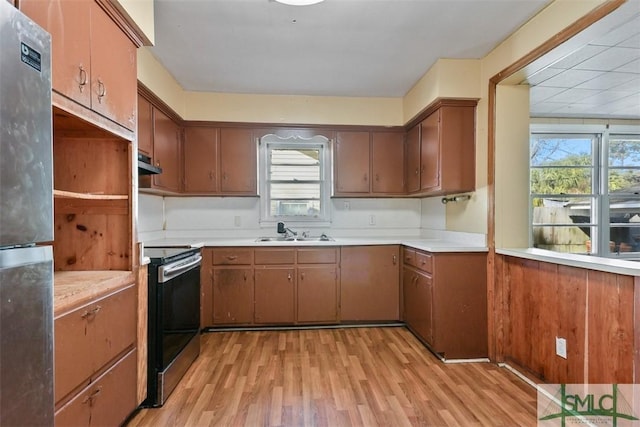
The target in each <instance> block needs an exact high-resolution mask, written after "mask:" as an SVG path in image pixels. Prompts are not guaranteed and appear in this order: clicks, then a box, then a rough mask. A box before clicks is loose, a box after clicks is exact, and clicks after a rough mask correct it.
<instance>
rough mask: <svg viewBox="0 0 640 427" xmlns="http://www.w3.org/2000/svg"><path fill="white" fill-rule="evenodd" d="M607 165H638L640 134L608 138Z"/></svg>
mask: <svg viewBox="0 0 640 427" xmlns="http://www.w3.org/2000/svg"><path fill="white" fill-rule="evenodd" d="M609 166H621V167H625V166H626V167H628V166H640V135H628V136H623V135H612V136H611V138H609Z"/></svg>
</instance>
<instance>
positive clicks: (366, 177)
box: [364, 173, 369, 181]
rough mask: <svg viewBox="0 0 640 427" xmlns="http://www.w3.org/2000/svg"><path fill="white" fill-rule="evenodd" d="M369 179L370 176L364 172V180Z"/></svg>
mask: <svg viewBox="0 0 640 427" xmlns="http://www.w3.org/2000/svg"><path fill="white" fill-rule="evenodd" d="M368 179H369V177H368V176H367V174H366V173H365V174H364V180H365V181H367V180H368Z"/></svg>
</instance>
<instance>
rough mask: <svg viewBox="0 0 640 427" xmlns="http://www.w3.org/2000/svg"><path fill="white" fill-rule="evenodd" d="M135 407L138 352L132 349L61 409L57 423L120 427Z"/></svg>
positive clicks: (60, 424)
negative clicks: (118, 426)
mask: <svg viewBox="0 0 640 427" xmlns="http://www.w3.org/2000/svg"><path fill="white" fill-rule="evenodd" d="M56 380H57V378H56ZM135 407H136V351H135V350H132V351H131V352H130V353H128V354H127V355H126V356H125V357H123V358H122V359H120V360H119V361H118V362H117V363H116V364H115V365H114V366H113V367H111V369H109V370H108V371H107V372H105V373H104V374H103V375H101V376H100V377H99V378H98V379H97V380H96V381H95V382H93V383H91V384H90V385H88V386H87V387H86V388H85V389H84V390H82V391H80V393H78V394H77V395H76V396H75V397H74V398H73V399H72V400H71V401H69V402H68V403H67V404H66V405H64V406H63V407H62V408H60V409H59V410H58V411H57V412H56V414H55V425H56V427H63V426H74V427H78V426H90V425H105V426H106V425H111V426H117V425H121V424H122V423H123V422H124V421H125V419H126V418H127V417H128V416H129V414H130V413H131V412H133V410H134V409H135Z"/></svg>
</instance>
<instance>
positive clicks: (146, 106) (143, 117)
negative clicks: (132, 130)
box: [138, 95, 153, 157]
mask: <svg viewBox="0 0 640 427" xmlns="http://www.w3.org/2000/svg"><path fill="white" fill-rule="evenodd" d="M138 151H141V152H143V153H144V154H146V155H147V156H149V157H153V107H152V106H151V103H150V102H149V101H148V100H147V99H146V98H144V97H143V96H140V95H138Z"/></svg>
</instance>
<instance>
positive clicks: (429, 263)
mask: <svg viewBox="0 0 640 427" xmlns="http://www.w3.org/2000/svg"><path fill="white" fill-rule="evenodd" d="M415 266H416V267H418V268H419V269H420V270H422V271H426V272H427V273H432V272H433V256H432V255H431V254H428V253H425V252H416V264H415Z"/></svg>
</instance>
